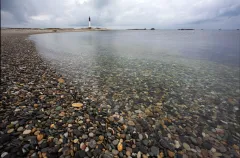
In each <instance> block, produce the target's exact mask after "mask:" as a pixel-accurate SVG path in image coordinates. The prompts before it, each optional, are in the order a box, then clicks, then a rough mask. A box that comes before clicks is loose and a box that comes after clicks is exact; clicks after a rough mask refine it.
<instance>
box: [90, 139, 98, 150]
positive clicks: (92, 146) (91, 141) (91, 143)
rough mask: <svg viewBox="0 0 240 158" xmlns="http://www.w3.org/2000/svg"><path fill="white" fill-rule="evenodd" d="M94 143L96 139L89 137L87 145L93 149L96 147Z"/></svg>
mask: <svg viewBox="0 0 240 158" xmlns="http://www.w3.org/2000/svg"><path fill="white" fill-rule="evenodd" d="M96 144H97V143H96V141H95V140H94V139H91V140H90V142H89V143H88V146H89V147H90V148H92V149H93V148H95V147H96Z"/></svg>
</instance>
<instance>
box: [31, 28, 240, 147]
mask: <svg viewBox="0 0 240 158" xmlns="http://www.w3.org/2000/svg"><path fill="white" fill-rule="evenodd" d="M30 39H31V40H33V41H34V42H35V43H36V45H37V49H38V51H39V53H40V54H41V55H42V56H43V57H44V58H45V59H46V61H48V62H49V63H51V64H52V66H54V67H55V68H56V70H57V71H58V72H60V73H62V74H63V76H64V77H66V78H68V79H69V80H70V81H72V82H73V83H74V84H75V85H76V86H78V87H79V89H80V91H81V92H82V94H83V95H84V96H85V97H88V98H90V99H92V100H94V101H96V102H97V103H98V104H99V106H106V105H110V106H111V107H112V109H111V111H110V112H112V113H114V112H118V113H121V112H122V111H125V112H130V113H131V117H132V118H133V119H134V118H136V117H137V116H139V113H144V114H143V116H146V119H147V120H148V121H149V122H150V124H151V126H152V127H155V126H156V125H157V124H158V121H161V120H162V119H163V118H168V119H171V120H174V125H175V126H177V125H178V127H179V125H183V124H184V126H185V127H186V126H187V127H190V128H191V127H192V126H194V130H196V132H195V133H197V135H201V133H202V132H205V133H209V132H210V133H211V132H212V131H214V130H215V129H216V128H223V129H225V130H226V131H228V133H230V135H231V136H232V137H233V138H232V137H231V140H228V137H226V138H225V137H224V138H221V139H226V140H227V141H233V142H235V143H236V142H239V140H240V133H239V130H240V125H239V122H240V117H239V116H240V111H239V103H240V97H239V96H240V88H239V83H240V78H239V76H240V74H239V65H240V45H239V43H240V31H157V30H155V31H99V32H80V33H76V32H74V33H53V34H51V33H50V34H41V35H32V36H31V37H30ZM152 118H154V119H153V120H154V121H152ZM218 139H220V138H218ZM229 139H230V138H229Z"/></svg>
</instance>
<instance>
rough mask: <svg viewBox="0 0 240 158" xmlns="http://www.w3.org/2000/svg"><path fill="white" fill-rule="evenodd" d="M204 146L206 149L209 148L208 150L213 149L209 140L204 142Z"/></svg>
mask: <svg viewBox="0 0 240 158" xmlns="http://www.w3.org/2000/svg"><path fill="white" fill-rule="evenodd" d="M202 146H203V147H204V148H205V149H207V150H211V149H212V144H211V143H209V142H207V141H205V142H203V144H202Z"/></svg>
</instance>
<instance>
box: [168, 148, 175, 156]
mask: <svg viewBox="0 0 240 158" xmlns="http://www.w3.org/2000/svg"><path fill="white" fill-rule="evenodd" d="M167 152H168V156H169V157H174V156H175V153H174V152H172V151H170V150H168V151H167Z"/></svg>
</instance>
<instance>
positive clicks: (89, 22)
mask: <svg viewBox="0 0 240 158" xmlns="http://www.w3.org/2000/svg"><path fill="white" fill-rule="evenodd" d="M88 28H89V29H91V18H90V16H89V19H88Z"/></svg>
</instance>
